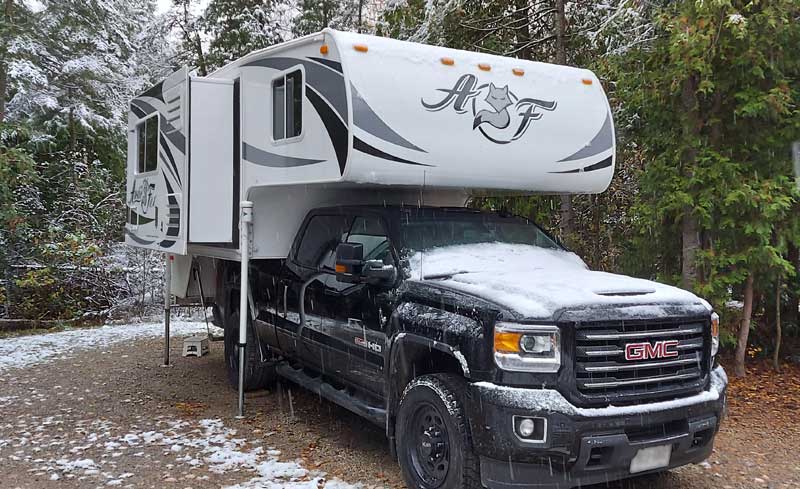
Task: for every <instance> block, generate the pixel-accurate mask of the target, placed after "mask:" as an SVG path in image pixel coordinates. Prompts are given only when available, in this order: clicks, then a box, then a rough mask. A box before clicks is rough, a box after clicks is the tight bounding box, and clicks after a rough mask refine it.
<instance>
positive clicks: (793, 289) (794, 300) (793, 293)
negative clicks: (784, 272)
mask: <svg viewBox="0 0 800 489" xmlns="http://www.w3.org/2000/svg"><path fill="white" fill-rule="evenodd" d="M786 259H787V260H789V263H791V264H792V268H793V269H794V270H795V275H794V278H793V279H792V280H791V281H790V282H789V283H788V284H787V285H788V287H787V288H786V295H787V299H788V300H787V301H786V302H787V303H786V312H785V314H784V320H785V321H786V322H787V323H788V324H794V325H796V324H797V319H798V310H800V295H798V294H797V283H798V280H800V269H798V266H800V248H798V247H797V246H796V245H794V244H792V243H789V247H788V251H787V256H786Z"/></svg>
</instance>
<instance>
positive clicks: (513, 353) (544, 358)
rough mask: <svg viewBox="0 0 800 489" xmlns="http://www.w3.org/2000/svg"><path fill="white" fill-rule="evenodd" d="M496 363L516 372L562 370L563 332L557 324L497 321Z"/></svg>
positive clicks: (495, 328)
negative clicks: (561, 332)
mask: <svg viewBox="0 0 800 489" xmlns="http://www.w3.org/2000/svg"><path fill="white" fill-rule="evenodd" d="M494 362H495V363H496V364H497V366H498V367H500V368H501V369H503V370H511V371H515V372H558V368H559V367H560V366H561V334H560V333H559V330H558V328H557V327H555V326H537V325H528V324H511V323H497V325H496V326H495V327H494Z"/></svg>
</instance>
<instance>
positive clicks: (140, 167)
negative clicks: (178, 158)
mask: <svg viewBox="0 0 800 489" xmlns="http://www.w3.org/2000/svg"><path fill="white" fill-rule="evenodd" d="M136 141H137V143H136V144H137V148H136V154H137V158H136V173H147V172H150V171H155V170H156V166H157V165H156V161H157V159H158V116H155V117H148V118H147V119H145V120H144V121H142V122H140V123H139V125H138V126H136Z"/></svg>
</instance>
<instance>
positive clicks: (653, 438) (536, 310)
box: [216, 206, 727, 489]
mask: <svg viewBox="0 0 800 489" xmlns="http://www.w3.org/2000/svg"><path fill="white" fill-rule="evenodd" d="M231 265H232V266H230V267H222V268H221V272H220V274H219V277H218V283H217V285H218V286H217V288H216V289H217V291H218V292H217V295H218V296H217V297H216V303H217V306H218V312H219V314H220V319H221V321H222V322H223V323H224V325H225V351H226V353H225V355H226V359H227V363H228V370H229V374H230V377H231V380H232V382H233V383H234V385H235V384H236V382H237V375H238V348H237V342H238V334H239V333H238V325H239V312H238V304H239V299H238V287H239V285H238V284H239V279H238V264H233V263H232V264H231ZM250 270H251V271H250V288H251V291H252V299H251V301H250V303H251V308H250V309H251V314H249V316H250V318H251V322H250V323H248V324H250V325H252V327H249V328H248V332H249V333H248V336H249V338H248V340H247V341H248V343H247V348H246V350H245V352H246V353H245V355H246V378H245V381H246V382H245V383H246V388H248V389H258V388H261V387H265V386H268V385H269V384H270V383H272V382H274V381H275V380H276V379H277V377H278V376H281V377H284V378H286V379H289V380H290V381H292V382H294V383H297V384H299V385H301V386H303V387H305V388H307V389H310V390H312V391H314V392H316V393H318V394H319V395H321V396H323V397H325V398H327V399H329V400H331V401H333V402H335V403H337V404H340V405H342V406H344V407H345V408H347V409H349V410H351V411H353V412H355V413H357V414H359V415H361V416H363V417H364V418H365V419H367V420H369V421H371V422H373V423H375V424H376V425H378V426H380V427H381V428H383V429H385V431H386V436H387V437H388V440H389V448H390V450H392V451H393V453H394V454H396V456H397V459H398V461H399V463H400V466H401V468H402V473H403V476H404V478H405V480H406V482H407V484H408V486H409V487H410V488H426V489H435V488H462V487H464V488H478V487H488V488H491V489H495V488H498V489H499V488H527V487H558V488H562V487H574V486H578V485H586V484H592V483H597V482H606V481H609V480H615V479H621V478H625V477H630V476H632V475H636V474H644V473H649V472H658V471H663V470H666V469H669V468H673V467H677V466H680V465H684V464H688V463H696V462H699V461H702V460H704V459H705V458H706V457H708V455H709V454H710V453H711V449H712V445H713V440H714V436H715V434H716V433H717V430H718V429H719V426H720V422H721V421H722V418H723V415H724V412H725V389H726V386H727V378H726V376H725V372H724V371H723V370H722V368H721V367H719V366H718V365H717V364H716V361H715V356H716V352H717V345H718V338H717V327H718V317H717V316H716V314H714V313H713V311H712V310H711V307H710V306H709V305H708V303H706V302H705V301H703V300H702V299H699V298H697V297H696V296H694V295H693V294H691V293H689V292H686V291H683V290H680V289H676V288H673V287H669V286H666V285H662V284H658V283H655V282H650V281H646V280H640V279H634V278H629V277H624V276H620V275H614V274H608V273H602V272H594V271H590V270H589V269H588V268H587V267H586V266H585V264H584V263H583V262H582V261H581V260H580V258H578V257H577V256H576V255H575V254H573V253H571V252H569V251H568V250H566V249H564V248H563V247H562V246H561V245H560V244H559V243H558V242H557V241H556V240H555V239H553V238H552V237H550V236H549V235H548V234H547V233H545V232H544V231H543V230H541V229H540V228H539V227H538V226H536V225H535V224H534V223H532V222H530V221H528V220H526V219H522V218H519V217H514V216H510V215H506V214H504V213H493V212H483V211H475V210H471V209H462V208H433V207H405V206H386V207H383V206H353V207H332V208H321V209H316V210H313V211H311V212H310V213H309V214H308V216H307V217H306V219H305V221H304V222H303V224H302V226H301V227H300V230H299V232H298V234H297V237H296V238H295V241H294V245H293V246H292V249H291V252H290V255H289V256H288V257H287V258H286V259H285V260H256V261H252V262H251V269H250Z"/></svg>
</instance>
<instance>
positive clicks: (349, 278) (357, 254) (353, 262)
mask: <svg viewBox="0 0 800 489" xmlns="http://www.w3.org/2000/svg"><path fill="white" fill-rule="evenodd" d="M363 268H364V245H362V244H361V243H339V244H338V245H336V280H338V281H339V282H348V283H354V284H355V283H359V282H361V271H362V270H363Z"/></svg>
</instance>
